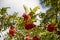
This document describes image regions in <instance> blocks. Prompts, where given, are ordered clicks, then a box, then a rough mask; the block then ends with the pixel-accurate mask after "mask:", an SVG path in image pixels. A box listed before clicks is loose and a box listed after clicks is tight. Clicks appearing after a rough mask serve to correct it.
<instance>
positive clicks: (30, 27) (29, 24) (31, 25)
mask: <svg viewBox="0 0 60 40" xmlns="http://www.w3.org/2000/svg"><path fill="white" fill-rule="evenodd" d="M24 26H25V29H27V30H30V29H32V28H34V27H35V26H36V25H35V24H33V23H30V22H27V23H25V25H24Z"/></svg>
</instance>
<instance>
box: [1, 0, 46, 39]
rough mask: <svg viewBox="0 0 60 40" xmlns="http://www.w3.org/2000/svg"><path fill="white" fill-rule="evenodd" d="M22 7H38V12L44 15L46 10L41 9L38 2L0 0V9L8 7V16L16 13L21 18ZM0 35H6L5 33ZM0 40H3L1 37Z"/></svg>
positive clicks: (35, 0)
mask: <svg viewBox="0 0 60 40" xmlns="http://www.w3.org/2000/svg"><path fill="white" fill-rule="evenodd" d="M23 5H26V6H27V7H28V8H34V7H35V6H40V9H39V10H38V12H43V13H45V12H46V10H47V8H42V6H41V5H40V1H39V0H0V8H2V7H10V9H8V10H7V12H8V14H12V13H14V12H18V13H19V16H21V15H22V14H23V13H24V9H23ZM37 23H38V22H37ZM2 33H3V34H6V31H5V32H2ZM0 35H1V33H0ZM0 40H3V37H1V38H0Z"/></svg>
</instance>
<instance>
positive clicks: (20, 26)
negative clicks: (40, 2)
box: [0, 0, 60, 40]
mask: <svg viewBox="0 0 60 40" xmlns="http://www.w3.org/2000/svg"><path fill="white" fill-rule="evenodd" d="M46 1H48V0H46ZM50 2H52V1H50ZM44 3H45V2H44ZM23 7H24V9H25V12H24V13H23V15H22V16H21V17H19V16H18V13H16V12H14V14H13V15H9V14H7V12H6V11H7V8H9V7H6V8H2V9H0V32H1V31H4V30H6V29H9V32H8V33H7V35H6V37H5V38H4V40H60V31H58V30H59V29H60V27H59V26H60V24H59V23H60V19H58V20H57V19H56V18H57V16H56V14H55V9H54V7H53V9H52V8H50V9H49V10H47V12H46V13H36V12H37V11H38V9H40V8H39V6H36V7H35V8H33V9H32V8H30V9H28V8H27V7H26V6H25V5H23ZM37 16H39V17H40V18H42V19H41V20H39V19H37ZM37 20H39V22H40V24H39V25H36V24H35V23H34V22H37ZM56 20H57V21H58V23H56V22H57V21H56Z"/></svg>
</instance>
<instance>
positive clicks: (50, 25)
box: [47, 24, 56, 32]
mask: <svg viewBox="0 0 60 40" xmlns="http://www.w3.org/2000/svg"><path fill="white" fill-rule="evenodd" d="M47 30H48V31H49V32H53V31H54V30H56V27H55V25H52V24H49V25H48V26H47Z"/></svg>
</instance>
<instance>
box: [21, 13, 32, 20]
mask: <svg viewBox="0 0 60 40" xmlns="http://www.w3.org/2000/svg"><path fill="white" fill-rule="evenodd" d="M22 16H23V17H24V20H27V19H28V18H29V19H31V16H30V15H28V14H27V13H24V14H23V15H22Z"/></svg>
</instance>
